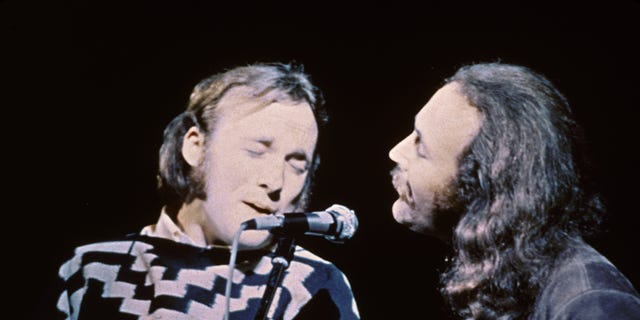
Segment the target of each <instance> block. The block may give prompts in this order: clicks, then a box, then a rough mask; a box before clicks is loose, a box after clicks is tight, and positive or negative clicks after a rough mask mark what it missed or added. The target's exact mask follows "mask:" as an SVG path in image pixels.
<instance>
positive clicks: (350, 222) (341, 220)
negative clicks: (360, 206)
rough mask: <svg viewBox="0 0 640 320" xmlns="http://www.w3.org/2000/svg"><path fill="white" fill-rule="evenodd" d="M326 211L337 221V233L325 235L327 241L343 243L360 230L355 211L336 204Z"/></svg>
mask: <svg viewBox="0 0 640 320" xmlns="http://www.w3.org/2000/svg"><path fill="white" fill-rule="evenodd" d="M325 211H326V212H328V213H330V214H331V215H333V217H334V218H335V219H336V233H335V235H325V236H324V237H325V238H326V239H327V240H329V241H332V242H338V243H342V242H344V240H347V239H350V238H351V237H353V234H354V233H355V232H356V230H357V229H358V218H357V217H356V213H355V212H354V211H353V210H351V209H349V208H347V207H345V206H343V205H339V204H334V205H332V206H331V207H329V208H327V209H326V210H325Z"/></svg>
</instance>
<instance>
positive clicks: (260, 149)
mask: <svg viewBox="0 0 640 320" xmlns="http://www.w3.org/2000/svg"><path fill="white" fill-rule="evenodd" d="M270 146H271V141H269V140H255V141H249V142H248V143H247V144H246V145H245V147H244V150H245V151H246V152H247V154H248V155H249V156H250V157H254V158H255V157H259V156H261V155H263V154H265V153H266V152H267V151H268V150H269V147H270Z"/></svg>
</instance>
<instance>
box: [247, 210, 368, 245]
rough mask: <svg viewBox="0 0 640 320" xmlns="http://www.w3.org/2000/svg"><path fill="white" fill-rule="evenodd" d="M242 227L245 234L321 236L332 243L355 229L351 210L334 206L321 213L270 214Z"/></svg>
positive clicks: (356, 225) (356, 220)
mask: <svg viewBox="0 0 640 320" xmlns="http://www.w3.org/2000/svg"><path fill="white" fill-rule="evenodd" d="M243 224H244V225H245V227H246V228H245V230H273V232H274V233H285V234H306V235H313V236H324V238H325V239H327V240H329V241H332V242H343V241H344V240H346V239H349V238H351V237H352V236H353V234H354V233H355V232H356V229H358V218H357V217H356V214H355V212H354V211H353V210H351V209H349V208H347V207H345V206H342V205H339V204H334V205H332V206H331V207H329V208H327V209H326V210H324V211H312V212H293V213H285V214H277V215H276V214H272V215H267V216H263V217H258V218H255V219H251V220H247V221H245V222H243Z"/></svg>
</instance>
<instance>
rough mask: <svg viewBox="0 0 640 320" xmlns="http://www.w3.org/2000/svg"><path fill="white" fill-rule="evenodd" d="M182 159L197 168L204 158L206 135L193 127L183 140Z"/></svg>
mask: <svg viewBox="0 0 640 320" xmlns="http://www.w3.org/2000/svg"><path fill="white" fill-rule="evenodd" d="M182 157H183V158H184V160H185V161H187V163H188V164H189V165H190V166H192V167H197V166H198V165H200V163H202V159H203V158H204V134H203V133H202V132H201V131H200V129H198V128H197V127H191V128H189V130H188V131H187V133H186V134H185V135H184V139H183V140H182Z"/></svg>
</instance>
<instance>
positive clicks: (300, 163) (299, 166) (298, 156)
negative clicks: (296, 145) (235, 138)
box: [285, 153, 309, 174]
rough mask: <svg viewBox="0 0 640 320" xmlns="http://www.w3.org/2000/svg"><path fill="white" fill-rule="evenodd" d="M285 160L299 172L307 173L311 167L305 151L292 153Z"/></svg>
mask: <svg viewBox="0 0 640 320" xmlns="http://www.w3.org/2000/svg"><path fill="white" fill-rule="evenodd" d="M285 160H286V161H287V163H288V164H289V165H290V166H291V167H292V168H293V169H294V170H295V172H296V173H297V174H302V173H305V172H306V171H307V170H308V169H309V160H308V159H307V156H306V155H305V154H304V153H293V154H290V155H288V156H287V157H286V158H285Z"/></svg>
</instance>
